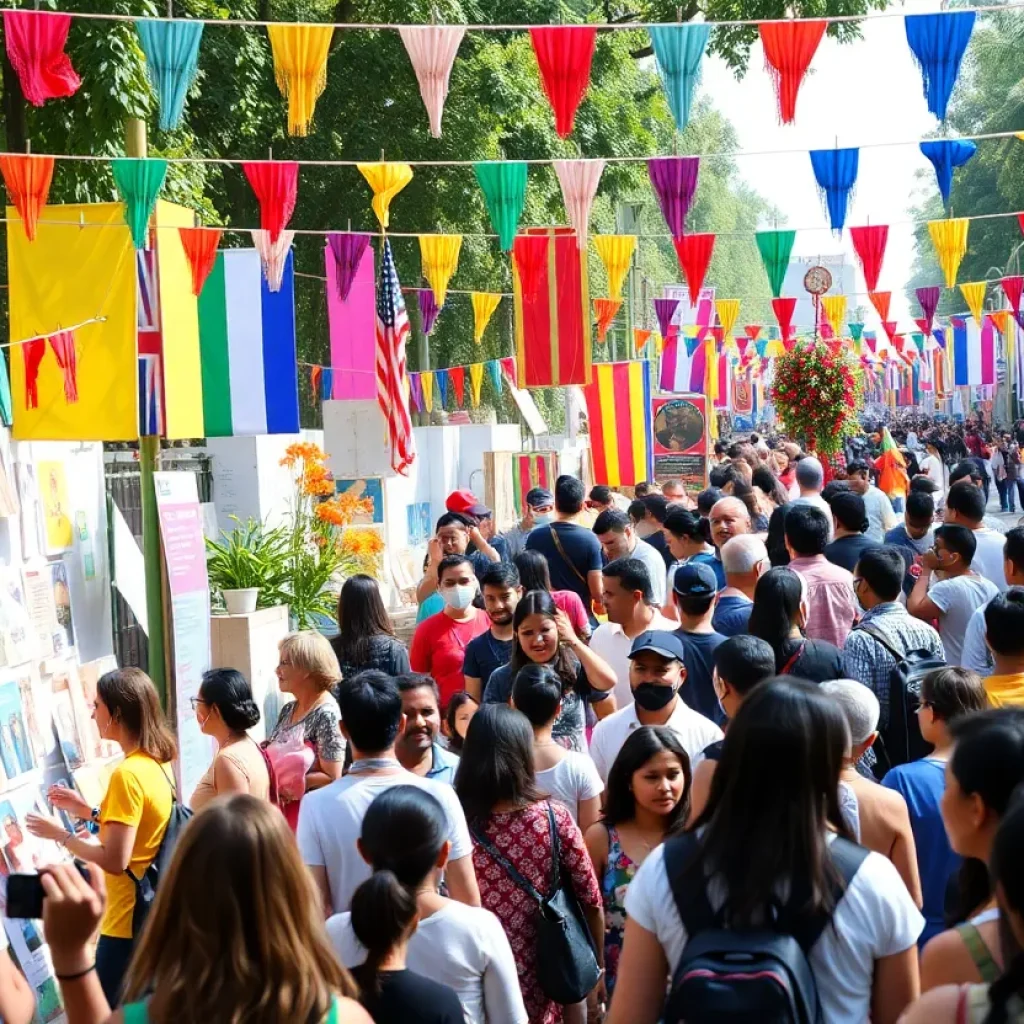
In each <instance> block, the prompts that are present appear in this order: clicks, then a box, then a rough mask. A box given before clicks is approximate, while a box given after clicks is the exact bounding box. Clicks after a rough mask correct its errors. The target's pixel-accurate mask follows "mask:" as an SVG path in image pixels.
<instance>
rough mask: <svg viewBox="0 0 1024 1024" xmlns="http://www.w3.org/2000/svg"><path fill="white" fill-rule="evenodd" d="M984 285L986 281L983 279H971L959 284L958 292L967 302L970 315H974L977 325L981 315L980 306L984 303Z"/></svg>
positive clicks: (979, 322) (979, 324)
mask: <svg viewBox="0 0 1024 1024" xmlns="http://www.w3.org/2000/svg"><path fill="white" fill-rule="evenodd" d="M986 287H987V283H986V282H985V281H971V282H970V283H968V284H962V285H960V293H961V294H962V295H963V297H964V301H965V302H966V303H967V308H968V309H969V310H970V311H971V316H973V317H974V322H975V323H976V324H977V325H978V326H979V327H980V326H981V322H982V317H983V314H982V309H981V307H982V306H983V305H984V304H985V289H986Z"/></svg>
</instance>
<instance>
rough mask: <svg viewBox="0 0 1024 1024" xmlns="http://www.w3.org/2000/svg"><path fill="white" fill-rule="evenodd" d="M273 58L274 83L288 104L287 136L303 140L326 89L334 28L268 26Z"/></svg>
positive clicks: (329, 26)
mask: <svg viewBox="0 0 1024 1024" xmlns="http://www.w3.org/2000/svg"><path fill="white" fill-rule="evenodd" d="M267 35H268V36H269V37H270V49H271V52H272V55H273V58H274V80H275V81H276V82H277V87H278V89H280V90H281V95H282V96H284V97H285V99H287V100H288V134H289V135H296V136H299V137H300V138H301V137H304V136H305V135H307V134H308V133H309V126H310V124H311V123H312V121H313V111H314V110H315V109H316V101H317V100H318V99H319V98H320V94H321V93H322V92H323V91H324V87H325V86H326V85H327V57H328V55H329V54H330V50H331V39H332V38H333V37H334V26H333V25H298V24H290V23H288V24H277V25H268V26H267Z"/></svg>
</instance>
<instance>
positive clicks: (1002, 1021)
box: [982, 954, 1024, 1024]
mask: <svg viewBox="0 0 1024 1024" xmlns="http://www.w3.org/2000/svg"><path fill="white" fill-rule="evenodd" d="M1022 993H1024V954H1018V955H1017V956H1016V957H1015V958H1014V959H1013V960H1012V961H1011V962H1010V964H1009V965H1008V966H1007V968H1006V970H1005V971H1004V972H1003V974H1002V975H1001V976H1000V977H998V978H996V980H995V981H994V982H992V984H991V985H990V986H989V989H988V1001H989V1007H990V1008H989V1011H988V1016H987V1017H986V1018H985V1020H984V1021H983V1022H982V1024H1009V1020H1010V1017H1009V1010H1008V1005H1007V1004H1008V1003H1009V1002H1010V1000H1011V999H1012V998H1013V997H1014V996H1020V995H1021V994H1022Z"/></svg>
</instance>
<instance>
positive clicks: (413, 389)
mask: <svg viewBox="0 0 1024 1024" xmlns="http://www.w3.org/2000/svg"><path fill="white" fill-rule="evenodd" d="M409 400H410V401H411V402H412V407H413V409H415V410H416V412H423V381H421V380H420V375H419V374H418V373H410V374H409Z"/></svg>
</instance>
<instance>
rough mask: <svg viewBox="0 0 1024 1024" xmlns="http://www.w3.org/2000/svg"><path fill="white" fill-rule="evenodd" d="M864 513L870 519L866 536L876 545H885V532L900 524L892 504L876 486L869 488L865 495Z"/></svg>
mask: <svg viewBox="0 0 1024 1024" xmlns="http://www.w3.org/2000/svg"><path fill="white" fill-rule="evenodd" d="M863 498H864V511H865V513H867V517H868V528H867V531H866V534H865V536H867V537H869V538H870V539H871V540H873V541H874V542H875V543H876V544H883V543H885V532H886V530H891V529H892V528H893V527H894V526H897V525H898V524H899V520H898V519H897V518H896V513H895V512H893V510H892V502H891V501H890V500H889V498H888V497H887V495H886V494H885V492H884V491H880V490H879V489H878V488H877V487H875V485H874V484H872V485H871V486H870V487H869V488H868V492H867V494H865V495H863Z"/></svg>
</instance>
